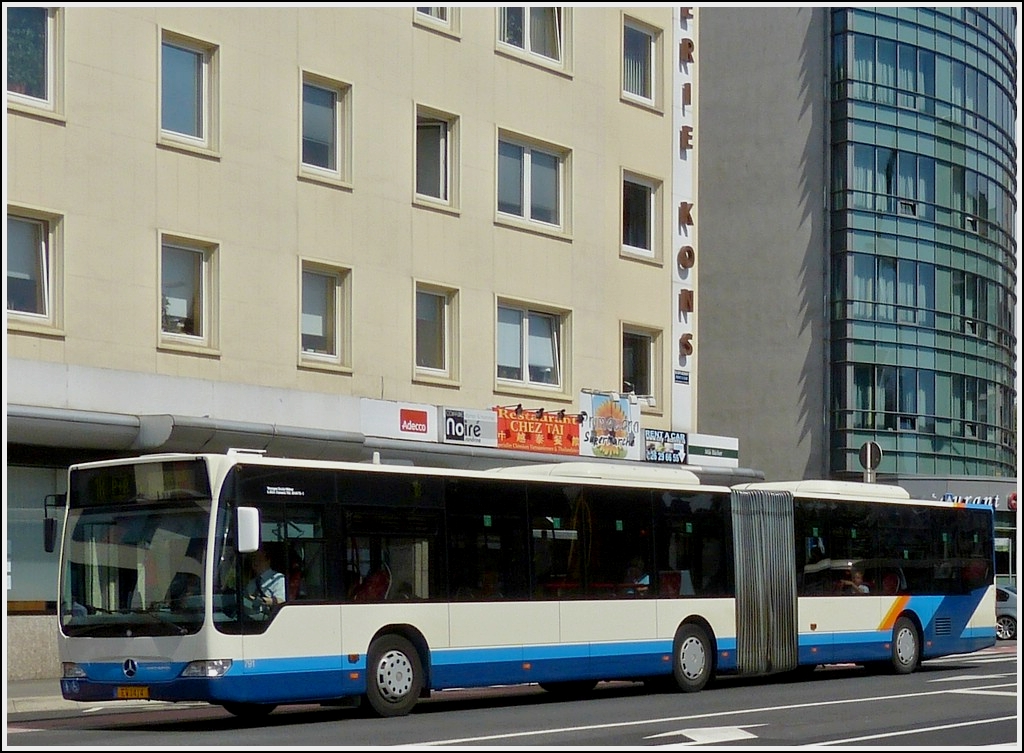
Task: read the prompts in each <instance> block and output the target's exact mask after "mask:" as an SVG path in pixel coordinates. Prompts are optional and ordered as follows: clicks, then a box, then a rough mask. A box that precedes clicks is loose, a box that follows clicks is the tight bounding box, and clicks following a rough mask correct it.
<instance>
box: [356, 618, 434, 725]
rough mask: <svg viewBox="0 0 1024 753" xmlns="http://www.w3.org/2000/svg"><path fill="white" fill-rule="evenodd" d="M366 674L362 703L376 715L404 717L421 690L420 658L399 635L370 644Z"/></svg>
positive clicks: (413, 704)
mask: <svg viewBox="0 0 1024 753" xmlns="http://www.w3.org/2000/svg"><path fill="white" fill-rule="evenodd" d="M366 675H367V676H366V700H367V701H368V702H369V704H370V707H371V708H372V709H373V710H374V712H376V713H377V715H378V716H404V715H405V714H408V713H409V712H410V711H412V708H413V706H415V705H416V701H417V700H418V699H419V697H420V691H421V690H422V689H423V664H422V663H421V662H420V655H419V654H418V653H417V652H416V649H415V648H413V645H412V644H411V643H409V641H407V640H406V639H405V638H403V637H402V636H400V635H384V636H381V637H380V638H378V639H377V640H375V641H374V642H373V643H371V644H370V652H369V654H368V656H367V662H366Z"/></svg>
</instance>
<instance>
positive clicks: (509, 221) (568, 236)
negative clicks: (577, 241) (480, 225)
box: [494, 214, 572, 242]
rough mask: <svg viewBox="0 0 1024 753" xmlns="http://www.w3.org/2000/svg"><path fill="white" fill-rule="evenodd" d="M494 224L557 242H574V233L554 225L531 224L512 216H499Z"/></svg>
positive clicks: (528, 221)
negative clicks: (542, 236)
mask: <svg viewBox="0 0 1024 753" xmlns="http://www.w3.org/2000/svg"><path fill="white" fill-rule="evenodd" d="M494 224H495V225H500V226H501V227H507V228H510V229H512V230H525V231H526V232H528V233H535V234H537V235H545V236H547V237H549V238H555V239H557V240H562V241H569V242H572V233H571V232H569V231H567V230H565V229H563V228H559V227H555V226H554V225H544V224H541V223H539V222H531V221H530V220H525V219H519V218H517V217H514V216H512V215H507V214H499V215H497V216H495V218H494Z"/></svg>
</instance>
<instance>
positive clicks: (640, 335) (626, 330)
mask: <svg viewBox="0 0 1024 753" xmlns="http://www.w3.org/2000/svg"><path fill="white" fill-rule="evenodd" d="M620 330H621V332H620V340H621V343H622V348H621V353H620V359H621V360H620V364H621V365H620V374H621V378H620V382H621V383H622V392H623V393H624V394H629V393H633V394H635V395H636V396H637V397H648V398H653V400H654V404H653V405H651V403H650V401H643V400H641V401H640V405H641V410H642V411H648V410H650V411H654V412H658V409H657V406H659V405H661V404H662V399H661V390H662V377H661V369H662V354H661V343H662V333H661V331H659V330H656V329H651V328H649V327H643V326H641V325H637V324H631V323H629V322H622V323H621V325H620ZM627 338H637V339H642V340H644V341H645V347H644V351H645V352H646V360H647V363H646V369H647V381H648V384H646V385H637V384H635V383H631V384H629V385H628V386H629V387H630V388H629V389H627V379H626V377H627V374H626V362H627V359H626V353H627V347H626V339H627Z"/></svg>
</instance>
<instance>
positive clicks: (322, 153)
mask: <svg viewBox="0 0 1024 753" xmlns="http://www.w3.org/2000/svg"><path fill="white" fill-rule="evenodd" d="M349 92H350V87H349V86H347V85H346V84H342V83H339V82H337V81H331V80H329V79H325V78H322V77H319V76H314V75H312V74H309V73H304V74H303V76H302V157H301V168H300V170H301V172H302V174H303V175H305V176H307V177H312V178H319V179H324V178H326V179H328V180H335V181H341V180H347V179H348V177H349V174H348V162H349V159H348V134H349V133H350V132H351V128H350V127H349V126H350V124H349V107H348V102H349Z"/></svg>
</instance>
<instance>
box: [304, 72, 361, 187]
mask: <svg viewBox="0 0 1024 753" xmlns="http://www.w3.org/2000/svg"><path fill="white" fill-rule="evenodd" d="M307 86H310V87H314V88H317V89H322V90H324V91H328V92H330V93H331V94H333V95H334V134H333V135H334V145H333V149H334V154H333V157H334V161H335V167H334V168H330V167H323V166H321V165H317V164H314V163H311V162H306V161H305V159H304V154H303V153H304V146H303V145H304V142H305V140H306V130H305V123H306V114H305V95H306V87H307ZM298 163H299V177H301V178H306V179H309V180H314V181H318V182H322V183H330V184H334V185H341V186H346V187H349V186H351V183H352V85H351V84H348V83H346V82H344V81H339V80H337V79H333V78H330V77H327V76H324V75H321V74H319V73H314V72H312V71H309V70H301V71H299V143H298Z"/></svg>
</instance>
